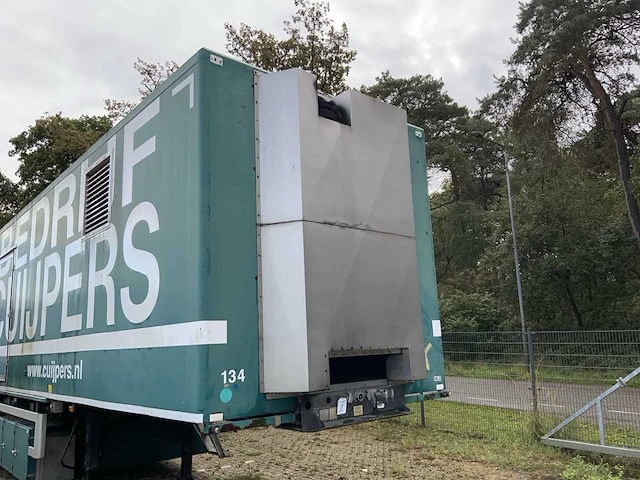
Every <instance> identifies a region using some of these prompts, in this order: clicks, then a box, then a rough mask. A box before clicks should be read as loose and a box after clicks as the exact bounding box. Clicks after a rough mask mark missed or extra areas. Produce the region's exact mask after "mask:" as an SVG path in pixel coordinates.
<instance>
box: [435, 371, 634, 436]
mask: <svg viewBox="0 0 640 480" xmlns="http://www.w3.org/2000/svg"><path fill="white" fill-rule="evenodd" d="M446 380H447V390H448V391H449V392H451V397H449V400H450V401H455V402H462V403H468V404H472V405H486V406H491V407H503V408H512V409H516V410H532V408H533V403H532V401H531V384H530V383H529V382H526V381H521V380H493V379H483V378H464V377H446ZM607 388H609V387H608V386H606V385H576V384H571V383H549V382H540V383H539V384H538V407H539V409H540V410H541V411H546V412H550V413H556V414H558V415H564V416H565V417H568V416H569V415H571V414H572V413H574V412H575V411H576V410H578V409H579V408H581V407H583V406H584V405H585V404H587V403H588V402H589V401H591V400H592V399H594V398H595V397H596V396H597V395H599V394H600V393H602V392H604V391H605V390H606V389H607ZM602 407H603V412H604V416H605V420H606V422H607V423H609V424H618V425H625V426H634V427H635V428H638V429H640V388H632V387H624V388H621V389H618V390H617V391H616V392H614V393H613V394H612V395H610V396H609V397H607V398H606V399H605V400H604V401H603V402H602ZM585 416H586V418H590V419H595V418H596V414H595V408H592V409H591V410H590V411H589V412H587V413H586V414H585Z"/></svg>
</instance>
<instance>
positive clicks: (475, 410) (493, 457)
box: [360, 401, 640, 480]
mask: <svg viewBox="0 0 640 480" xmlns="http://www.w3.org/2000/svg"><path fill="white" fill-rule="evenodd" d="M425 408H426V411H427V428H422V427H421V426H420V415H419V413H417V412H415V407H414V414H413V415H409V416H406V417H399V418H396V419H390V420H386V421H381V422H374V423H371V424H364V425H362V426H361V427H360V428H363V429H366V430H367V431H369V432H370V434H371V435H372V436H373V438H374V439H375V440H378V441H383V442H387V443H390V444H392V447H391V448H394V449H396V450H399V451H408V450H417V451H420V452H424V453H423V455H424V456H425V458H427V457H428V458H443V459H451V460H455V459H461V460H467V461H474V462H481V463H485V464H489V465H495V466H496V467H499V468H503V469H510V470H515V471H520V472H526V473H528V474H529V475H530V476H531V477H532V478H536V479H551V478H554V479H557V478H567V479H584V480H591V479H593V480H596V479H600V478H602V479H608V478H612V479H614V478H618V477H617V476H615V475H617V474H616V471H615V468H616V467H620V468H621V469H622V470H624V472H625V475H627V477H625V478H638V477H639V476H640V462H639V461H637V460H629V459H619V458H614V457H605V456H599V455H590V456H585V457H578V456H577V455H576V453H577V452H573V451H564V450H561V449H557V448H554V447H548V446H546V445H543V444H541V443H540V442H539V440H538V439H537V437H536V435H535V434H534V433H533V425H532V415H531V414H530V413H527V412H519V411H513V410H507V409H499V408H493V407H484V406H476V405H464V404H458V403H454V402H440V401H433V402H427V404H426V405H425ZM546 420H547V421H549V422H551V421H553V420H552V419H546ZM542 427H543V428H544V427H545V426H544V425H543V426H542ZM574 428H577V429H578V432H580V429H587V428H595V427H593V426H592V425H587V426H581V425H578V426H577V427H574ZM596 432H597V428H596ZM568 433H571V432H570V431H568ZM573 433H575V432H573ZM581 433H584V432H581ZM589 434H591V432H590V431H589ZM636 435H638V433H637V432H636ZM596 438H597V437H596ZM638 439H640V436H638ZM594 465H595V466H598V469H599V470H600V471H602V472H607V471H609V472H611V476H609V477H607V476H601V477H598V476H591V477H589V476H579V475H581V474H580V471H581V469H582V470H584V471H585V472H588V471H589V469H590V468H592V467H593V466H594ZM572 471H575V472H577V473H576V474H575V475H574V476H573V477H572V476H564V477H563V475H565V474H567V475H571V472H572ZM567 472H569V473H567ZM603 475H604V474H603Z"/></svg>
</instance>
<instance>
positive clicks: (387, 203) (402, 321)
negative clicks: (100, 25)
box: [0, 49, 444, 425]
mask: <svg viewBox="0 0 640 480" xmlns="http://www.w3.org/2000/svg"><path fill="white" fill-rule="evenodd" d="M317 101H318V100H317V96H316V92H315V88H314V87H313V77H312V76H311V75H310V74H307V73H305V72H302V71H300V70H290V71H285V72H278V73H266V72H262V71H259V70H258V69H256V68H254V67H251V66H249V65H246V64H243V63H241V62H238V61H235V60H233V59H230V58H227V57H224V56H222V55H219V54H217V53H214V52H211V51H209V50H205V49H203V50H201V51H199V52H198V53H197V54H196V55H195V56H193V57H192V58H191V59H190V60H189V61H187V62H186V63H185V64H184V65H183V66H182V67H181V68H180V69H179V70H178V71H177V72H176V73H174V74H173V75H172V76H171V77H170V78H169V79H168V80H167V81H165V82H164V83H163V84H162V85H161V86H160V87H158V88H157V89H156V91H154V92H153V93H152V94H150V95H149V96H148V97H147V98H146V99H145V100H144V101H143V102H142V103H141V104H140V105H139V106H137V107H136V108H135V109H134V110H133V111H132V112H131V113H130V114H129V115H127V116H126V117H125V118H124V119H123V120H122V121H121V122H120V123H118V124H117V125H116V126H115V127H114V128H113V129H112V130H111V131H110V132H109V133H107V134H106V135H105V136H104V137H103V138H102V139H100V140H99V141H98V142H97V143H96V144H95V145H94V146H92V147H91V148H90V149H89V150H88V151H87V152H86V153H85V154H84V155H83V156H82V157H81V158H80V159H78V160H77V161H76V162H75V163H74V164H73V165H72V166H71V167H70V168H69V169H67V170H66V171H65V172H64V173H63V174H62V175H61V176H60V177H59V178H58V179H57V180H56V181H54V182H53V183H52V184H51V185H49V186H48V187H47V188H46V189H45V190H44V191H43V192H42V193H41V194H40V195H39V196H38V197H37V198H35V199H34V200H33V201H32V202H31V203H30V204H29V205H28V206H27V207H25V209H24V210H22V212H20V214H18V215H17V216H16V217H15V218H14V219H13V220H12V221H11V222H9V223H8V224H7V225H5V227H4V228H3V229H2V231H1V232H0V337H1V340H0V345H1V346H0V356H1V357H0V365H1V366H0V373H2V374H3V376H2V380H3V382H2V384H1V385H0V394H3V395H5V396H12V397H14V398H26V399H32V400H33V399H35V401H37V402H42V403H43V404H50V403H51V402H64V403H68V404H75V405H82V406H85V407H93V408H99V409H103V410H108V411H112V412H124V413H130V414H136V415H143V416H147V417H152V418H159V419H164V420H175V421H180V422H186V423H192V424H203V425H210V424H216V423H220V422H233V421H241V420H242V421H244V420H246V419H255V418H265V417H268V416H271V415H280V414H284V413H287V412H291V411H293V410H295V409H296V408H298V406H299V404H300V403H299V402H300V399H301V398H305V397H304V396H305V395H307V396H309V395H314V394H317V393H319V392H320V393H322V392H325V393H327V392H329V393H331V395H329V396H328V397H327V398H328V399H329V400H328V402H330V403H331V406H332V407H333V408H336V409H338V410H339V408H338V406H337V401H338V400H339V399H340V398H342V397H341V395H340V394H339V392H340V391H347V390H349V389H351V390H353V389H354V388H356V387H357V388H361V389H363V391H364V390H367V389H369V390H371V389H376V388H377V389H381V388H382V389H384V388H386V387H388V388H389V391H388V392H387V394H391V391H393V393H392V394H393V395H395V394H396V393H399V394H400V396H403V395H402V394H413V393H419V394H421V393H424V392H427V391H439V390H443V389H444V377H443V375H444V372H443V361H442V350H441V344H440V333H439V319H438V312H437V297H436V293H435V292H436V291H435V271H434V261H433V245H432V234H431V225H430V218H429V203H428V190H427V179H426V168H425V159H424V139H423V138H422V131H421V130H420V129H418V128H415V127H412V126H407V124H406V115H405V114H404V112H403V111H402V110H400V109H397V108H395V107H392V106H389V105H386V104H383V103H381V102H378V101H376V100H373V99H370V98H368V97H366V96H364V95H362V94H360V93H358V92H355V91H347V92H345V93H344V94H342V95H340V96H338V97H337V98H336V99H335V103H336V104H338V105H340V106H342V108H343V110H344V111H345V112H346V113H347V117H348V123H350V124H351V125H345V124H341V123H338V122H335V121H333V120H330V119H327V118H322V117H319V116H318V103H317ZM296 169H297V170H296ZM345 359H346V360H345ZM354 359H355V360H354ZM376 362H377V363H376ZM5 363H6V368H4V365H5ZM374 364H375V365H374ZM368 369H369V370H372V371H370V372H369V371H368ZM374 370H375V371H374ZM362 372H364V374H363V376H362V378H358V374H359V373H362ZM344 373H346V374H345V375H343V374H344ZM351 390H350V391H351ZM336 392H337V393H336ZM309 398H311V397H309ZM349 400H350V403H349V406H350V408H351V409H350V410H349V414H348V415H347V416H349V417H351V416H353V415H354V412H353V409H352V404H353V405H356V406H357V404H358V402H357V399H354V398H352V397H349ZM397 405H398V406H401V405H404V399H403V400H402V401H401V402H400V401H399V400H398V404H397ZM358 410H359V409H356V412H355V413H356V414H357V413H358ZM374 410H375V407H374ZM336 411H337V410H336ZM374 413H375V412H374ZM316 414H318V415H320V416H323V415H324V416H325V417H326V414H325V413H319V412H316ZM330 414H331V419H333V420H335V415H334V412H333V411H331V412H330ZM343 415H346V414H343ZM356 416H357V415H356ZM374 416H375V415H374ZM325 420H326V418H325ZM329 423H331V422H330V421H329V422H328V424H329ZM314 425H318V424H317V423H315V424H314Z"/></svg>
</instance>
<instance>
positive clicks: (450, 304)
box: [439, 290, 513, 332]
mask: <svg viewBox="0 0 640 480" xmlns="http://www.w3.org/2000/svg"><path fill="white" fill-rule="evenodd" d="M439 303H440V318H441V320H442V329H443V330H444V331H446V332H474V331H475V332H491V331H496V330H500V329H501V327H502V326H505V325H509V324H510V323H511V322H512V321H513V316H512V315H511V314H510V313H509V311H508V310H507V309H506V308H505V307H504V306H503V305H501V303H500V302H499V301H498V300H497V299H496V298H495V297H494V296H493V295H492V294H491V293H465V292H461V291H460V290H456V291H455V292H453V293H451V294H449V295H446V296H443V297H442V298H440V302H439Z"/></svg>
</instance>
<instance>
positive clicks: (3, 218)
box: [0, 173, 20, 228]
mask: <svg viewBox="0 0 640 480" xmlns="http://www.w3.org/2000/svg"><path fill="white" fill-rule="evenodd" d="M19 208H20V189H19V188H18V185H17V184H15V183H13V182H12V181H11V180H9V179H8V178H7V177H6V176H5V175H3V174H2V173H0V228H2V227H3V226H4V225H5V224H6V223H7V222H8V221H9V220H11V218H13V216H14V215H15V214H16V213H18V209H19Z"/></svg>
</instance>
